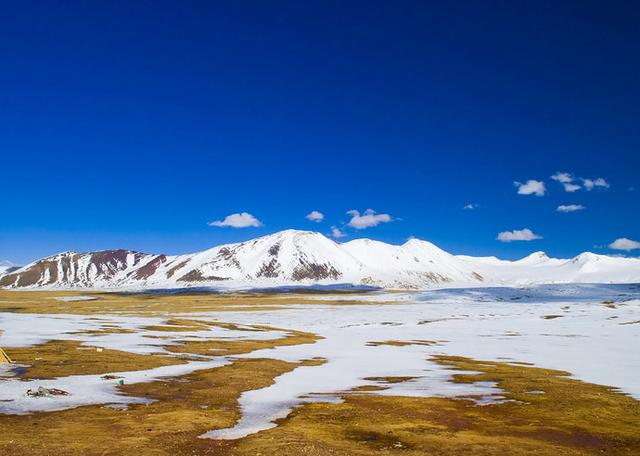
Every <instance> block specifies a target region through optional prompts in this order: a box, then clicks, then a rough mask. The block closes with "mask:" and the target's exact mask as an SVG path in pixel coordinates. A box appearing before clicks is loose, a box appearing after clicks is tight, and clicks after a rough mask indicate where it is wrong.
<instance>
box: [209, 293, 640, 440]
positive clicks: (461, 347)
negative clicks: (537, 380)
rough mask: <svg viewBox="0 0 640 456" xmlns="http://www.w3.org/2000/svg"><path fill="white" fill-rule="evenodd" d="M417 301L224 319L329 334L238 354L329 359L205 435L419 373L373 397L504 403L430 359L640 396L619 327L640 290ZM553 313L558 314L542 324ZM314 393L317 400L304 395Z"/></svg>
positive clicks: (441, 296)
mask: <svg viewBox="0 0 640 456" xmlns="http://www.w3.org/2000/svg"><path fill="white" fill-rule="evenodd" d="M411 296H413V298H414V302H403V303H401V304H397V305H376V304H367V305H349V306H340V305H338V306H331V305H322V304H318V305H311V306H309V305H307V306H291V307H290V310H289V311H275V312H274V311H264V312H256V313H252V314H244V313H242V314H241V313H235V314H233V315H229V316H227V319H228V320H230V321H233V322H236V323H246V322H248V321H251V322H253V323H258V324H265V325H271V326H275V327H285V328H286V327H291V328H296V329H298V330H302V331H309V332H313V333H316V334H319V335H321V336H323V337H324V339H323V340H320V341H318V342H316V343H315V344H311V345H298V346H287V347H279V348H275V349H270V350H260V351H256V352H253V353H250V354H246V355H242V357H244V358H247V357H251V358H252V357H266V358H275V359H281V360H284V361H299V360H302V359H310V358H314V357H323V358H326V359H327V362H326V363H325V364H323V365H321V366H314V367H304V368H302V367H301V368H298V369H295V370H294V371H292V372H288V373H286V374H283V375H281V376H280V377H278V378H277V379H276V383H275V384H274V385H272V386H269V387H267V388H263V389H261V390H256V391H250V392H246V393H244V394H243V395H242V397H241V398H240V405H241V407H242V418H241V419H240V421H239V422H238V423H237V424H236V425H235V426H234V427H232V428H229V429H219V430H213V431H211V432H209V433H207V434H205V435H204V436H203V437H208V438H217V439H235V438H241V437H243V436H246V435H248V434H251V433H255V432H258V431H260V430H263V429H268V428H270V427H273V426H274V421H275V420H277V419H279V418H282V417H284V416H287V414H288V413H289V412H290V411H291V409H292V408H293V407H295V406H297V405H299V404H302V403H304V402H309V401H324V400H325V397H327V396H324V395H323V394H332V393H333V394H335V393H336V392H340V391H342V392H344V391H349V390H351V389H353V388H357V387H361V386H366V385H372V384H377V383H376V382H375V381H367V380H365V378H368V377H393V376H407V377H416V379H414V380H411V381H408V382H401V383H393V384H384V386H385V387H387V389H385V390H382V391H376V392H375V393H372V394H382V395H401V396H418V397H420V396H422V397H424V396H469V395H480V396H482V399H481V402H485V403H486V402H487V401H491V400H499V399H500V397H499V396H498V395H497V392H496V390H495V388H494V387H493V386H491V385H486V384H474V385H465V384H455V383H452V382H450V381H449V379H450V378H451V372H450V371H449V370H448V369H447V368H444V367H442V366H441V365H439V364H437V363H434V362H432V361H429V358H430V357H432V356H433V355H439V354H442V355H455V356H466V357H470V358H474V359H483V360H494V361H502V362H505V361H518V362H529V363H533V364H535V365H536V366H540V367H546V368H552V369H558V370H562V371H568V372H570V373H571V374H572V375H573V376H574V377H575V378H578V379H581V380H585V381H589V382H593V383H600V384H603V385H610V386H614V387H618V388H620V390H621V391H623V392H626V393H628V394H630V395H632V396H633V397H636V398H640V384H638V382H637V377H638V375H639V374H640V357H638V351H637V347H638V346H640V328H635V329H629V328H630V327H633V326H635V325H624V324H621V323H624V322H627V321H633V320H637V319H638V315H640V299H639V298H640V289H639V288H638V287H637V286H627V285H624V286H603V287H596V286H585V287H582V286H576V285H571V286H566V285H562V286H545V287H534V288H528V289H482V290H476V289H471V290H469V289H460V290H447V291H443V292H427V293H412V294H411ZM612 299H613V300H615V302H616V304H615V308H611V307H608V306H606V305H603V303H602V301H604V300H612ZM385 300H386V299H385ZM550 315H553V316H558V318H546V317H549V316H550ZM613 316H616V317H617V318H615V319H612V317H613ZM424 340H428V341H433V342H435V343H434V344H432V345H408V346H402V347H398V346H393V345H377V346H376V345H374V346H372V345H369V344H368V342H372V341H373V342H376V341H377V342H384V341H424ZM378 385H379V383H378ZM311 393H315V394H314V395H313V396H312V397H308V396H309V394H311ZM492 398H493V399H492Z"/></svg>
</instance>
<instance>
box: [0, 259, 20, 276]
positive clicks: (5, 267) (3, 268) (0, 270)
mask: <svg viewBox="0 0 640 456" xmlns="http://www.w3.org/2000/svg"><path fill="white" fill-rule="evenodd" d="M17 269H20V268H19V267H18V266H15V265H14V264H13V263H10V262H8V261H0V276H2V275H3V274H8V273H10V272H13V271H15V270H17Z"/></svg>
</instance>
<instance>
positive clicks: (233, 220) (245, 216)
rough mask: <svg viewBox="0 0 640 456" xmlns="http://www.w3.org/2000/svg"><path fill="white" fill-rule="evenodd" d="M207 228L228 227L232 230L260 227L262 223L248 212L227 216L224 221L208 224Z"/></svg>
mask: <svg viewBox="0 0 640 456" xmlns="http://www.w3.org/2000/svg"><path fill="white" fill-rule="evenodd" d="M208 225H209V226H230V227H233V228H247V227H250V226H262V222H261V221H260V220H258V219H257V218H255V217H254V216H253V215H251V214H249V213H248V212H242V213H238V214H230V215H227V216H226V217H225V218H224V220H217V221H215V222H209V223H208Z"/></svg>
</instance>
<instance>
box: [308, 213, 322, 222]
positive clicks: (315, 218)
mask: <svg viewBox="0 0 640 456" xmlns="http://www.w3.org/2000/svg"><path fill="white" fill-rule="evenodd" d="M305 218H306V219H307V220H310V221H312V222H316V223H320V222H321V221H323V220H324V214H323V213H322V212H320V211H311V212H309V213H308V214H307V215H306V216H305Z"/></svg>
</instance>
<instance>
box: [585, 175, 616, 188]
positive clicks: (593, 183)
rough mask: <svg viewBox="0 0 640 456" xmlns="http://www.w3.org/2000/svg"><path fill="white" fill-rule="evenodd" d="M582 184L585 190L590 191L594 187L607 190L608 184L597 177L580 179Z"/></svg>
mask: <svg viewBox="0 0 640 456" xmlns="http://www.w3.org/2000/svg"><path fill="white" fill-rule="evenodd" d="M582 184H583V185H584V188H585V190H587V191H591V190H593V189H594V188H596V187H600V188H609V187H610V185H609V183H608V182H607V181H606V180H604V179H603V178H602V177H598V178H596V179H582Z"/></svg>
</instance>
